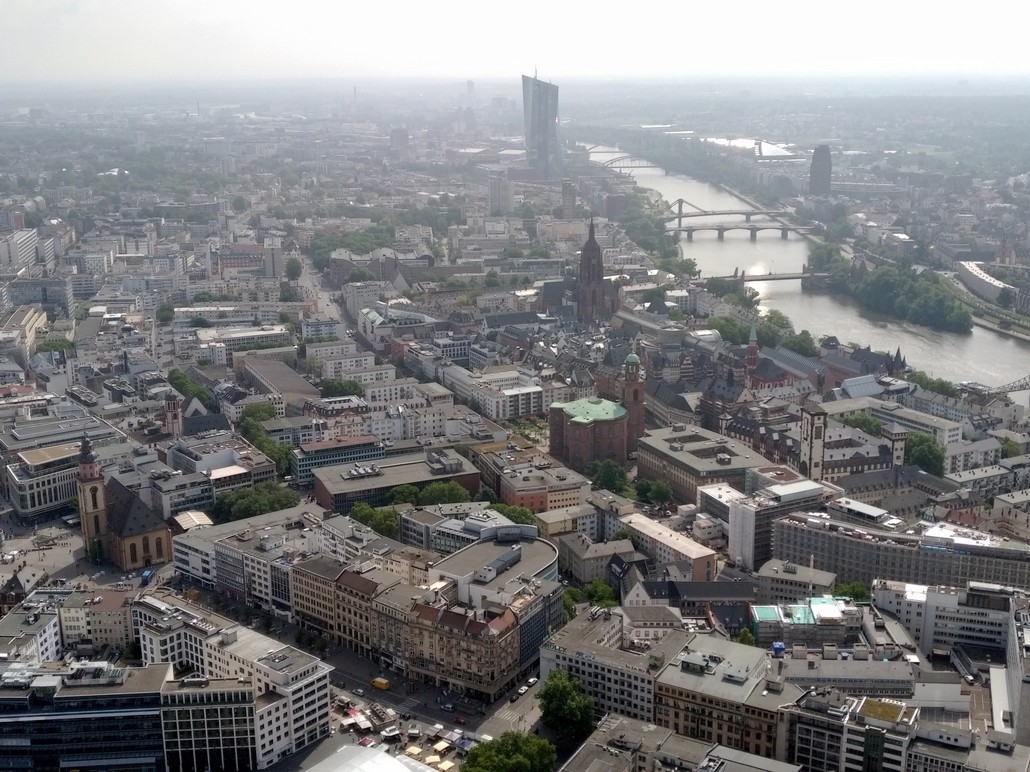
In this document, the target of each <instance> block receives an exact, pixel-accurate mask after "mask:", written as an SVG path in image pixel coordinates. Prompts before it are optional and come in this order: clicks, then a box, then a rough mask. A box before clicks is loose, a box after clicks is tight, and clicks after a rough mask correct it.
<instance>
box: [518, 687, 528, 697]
mask: <svg viewBox="0 0 1030 772" xmlns="http://www.w3.org/2000/svg"><path fill="white" fill-rule="evenodd" d="M528 691H529V687H528V686H520V687H519V696H520V697H521V696H522V695H523V694H525V693H526V692H528Z"/></svg>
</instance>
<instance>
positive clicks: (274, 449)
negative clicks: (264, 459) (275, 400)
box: [240, 403, 290, 474]
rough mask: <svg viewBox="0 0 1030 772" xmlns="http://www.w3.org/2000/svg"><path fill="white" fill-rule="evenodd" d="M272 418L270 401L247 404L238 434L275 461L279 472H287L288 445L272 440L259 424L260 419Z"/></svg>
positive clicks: (268, 419)
mask: <svg viewBox="0 0 1030 772" xmlns="http://www.w3.org/2000/svg"><path fill="white" fill-rule="evenodd" d="M273 418H275V406H274V405H272V404H271V403H265V404H259V405H247V406H246V407H245V408H243V413H242V415H241V420H240V434H241V435H242V436H243V439H245V440H246V441H247V442H249V443H250V444H251V445H253V446H254V447H255V448H257V449H258V450H260V451H261V452H262V453H264V454H265V455H266V456H268V458H269V459H271V460H272V461H274V462H275V468H276V470H277V471H278V472H279V474H287V473H288V472H289V470H290V446H289V445H287V444H286V443H284V442H276V441H275V440H273V439H272V438H271V437H269V436H268V432H266V431H265V428H264V427H263V426H262V425H261V422H262V421H270V420H271V419H273Z"/></svg>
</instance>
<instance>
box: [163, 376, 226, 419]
mask: <svg viewBox="0 0 1030 772" xmlns="http://www.w3.org/2000/svg"><path fill="white" fill-rule="evenodd" d="M168 383H169V385H170V386H171V387H172V388H173V389H175V390H176V391H177V392H179V393H180V394H182V396H184V397H186V398H187V399H189V398H191V397H196V398H197V399H199V400H200V402H201V404H202V405H203V406H204V407H206V408H207V409H208V410H216V409H217V408H218V402H217V401H216V400H215V398H214V395H213V394H212V393H211V392H210V391H208V390H207V389H206V388H204V387H203V386H201V385H200V384H199V383H197V382H196V381H194V380H193V379H191V378H190V377H189V376H188V375H186V373H184V372H183V371H182V370H180V369H178V368H172V369H171V370H169V371H168Z"/></svg>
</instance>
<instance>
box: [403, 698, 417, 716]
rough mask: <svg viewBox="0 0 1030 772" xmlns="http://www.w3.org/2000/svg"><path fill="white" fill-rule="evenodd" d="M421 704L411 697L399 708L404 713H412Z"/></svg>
mask: <svg viewBox="0 0 1030 772" xmlns="http://www.w3.org/2000/svg"><path fill="white" fill-rule="evenodd" d="M420 704H421V703H420V702H419V701H418V700H416V699H414V698H412V697H409V698H408V699H406V700H405V701H404V702H402V703H401V704H400V706H399V707H400V709H401V712H402V713H411V712H413V711H414V710H415V708H417V707H418V706H419V705H420Z"/></svg>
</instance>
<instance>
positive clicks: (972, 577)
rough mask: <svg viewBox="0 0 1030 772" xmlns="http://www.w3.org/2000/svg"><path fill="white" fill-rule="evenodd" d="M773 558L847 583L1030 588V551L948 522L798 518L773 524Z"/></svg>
mask: <svg viewBox="0 0 1030 772" xmlns="http://www.w3.org/2000/svg"><path fill="white" fill-rule="evenodd" d="M907 531H913V532H912V533H907ZM773 554H774V555H776V557H778V558H780V559H781V560H789V561H791V562H792V563H797V564H798V565H808V564H809V561H811V565H812V566H813V567H815V568H818V569H820V570H822V571H833V572H835V573H836V574H837V579H838V581H841V582H863V583H865V584H870V583H871V582H872V581H873V580H874V579H876V578H878V577H881V576H889V577H892V578H893V579H895V580H896V581H900V582H913V583H916V584H926V585H945V586H952V587H956V586H957V587H964V586H965V585H966V584H967V583H968V582H970V581H976V582H989V583H992V584H1000V585H1004V586H1014V587H1020V588H1023V589H1027V588H1030V546H1028V545H1027V544H1024V543H1022V542H1018V541H1014V540H1009V539H1007V538H999V537H997V536H995V535H993V534H988V533H984V532H982V531H974V530H971V529H969V528H963V527H960V526H955V525H950V524H947V523H938V524H936V525H932V526H929V527H926V526H925V525H917V526H916V527H911V526H907V527H906V528H904V529H900V528H895V529H886V528H884V527H875V528H874V527H863V528H859V527H856V526H855V524H854V523H852V522H848V521H844V520H840V519H836V518H832V517H830V515H828V514H826V513H807V514H805V513H795V514H792V515H787V516H785V517H782V518H780V519H779V520H776V521H775V522H774V523H773Z"/></svg>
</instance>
